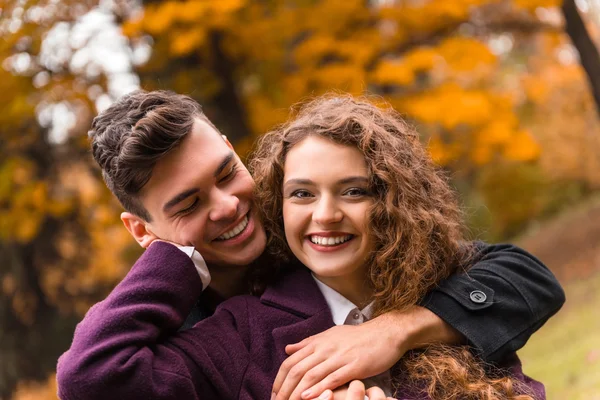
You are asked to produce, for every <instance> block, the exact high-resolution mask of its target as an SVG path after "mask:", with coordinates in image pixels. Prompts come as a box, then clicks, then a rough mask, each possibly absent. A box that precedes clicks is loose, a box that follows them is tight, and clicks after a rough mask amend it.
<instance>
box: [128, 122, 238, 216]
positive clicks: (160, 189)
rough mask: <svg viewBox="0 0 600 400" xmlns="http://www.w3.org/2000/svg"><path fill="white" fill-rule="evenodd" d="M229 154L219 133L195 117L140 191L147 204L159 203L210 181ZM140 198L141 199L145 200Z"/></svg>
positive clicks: (228, 149)
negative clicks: (188, 131) (186, 131)
mask: <svg viewBox="0 0 600 400" xmlns="http://www.w3.org/2000/svg"><path fill="white" fill-rule="evenodd" d="M230 154H232V150H231V149H230V148H229V147H228V146H227V143H226V142H225V140H224V139H223V138H222V137H221V134H220V133H219V132H217V131H216V130H215V129H214V128H213V127H212V126H211V125H210V124H209V123H207V122H206V121H204V120H202V119H200V118H197V119H196V121H195V122H194V125H193V127H192V130H191V132H190V133H189V134H188V135H186V137H185V138H184V139H183V140H182V141H181V143H180V144H179V145H178V146H177V147H176V148H174V149H173V150H172V151H171V152H169V153H168V154H167V155H165V156H164V157H163V158H161V159H160V160H158V162H157V163H156V165H155V166H154V168H153V169H152V175H151V177H150V180H149V181H148V183H147V184H146V185H145V186H144V188H143V189H142V191H141V193H140V194H141V195H142V199H144V200H146V201H148V202H149V203H152V206H150V204H148V206H150V207H151V208H155V207H156V206H160V207H162V204H161V203H162V202H164V200H165V198H170V196H172V195H173V194H176V193H178V192H180V191H183V190H188V189H191V188H194V187H197V188H199V189H201V186H205V185H206V184H207V183H208V182H212V179H211V178H213V175H214V173H215V171H216V170H217V169H218V168H219V167H220V166H221V164H222V163H223V160H224V159H225V158H227V157H228V156H229V155H230ZM146 201H144V202H146Z"/></svg>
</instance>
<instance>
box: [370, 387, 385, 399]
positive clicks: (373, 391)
mask: <svg viewBox="0 0 600 400" xmlns="http://www.w3.org/2000/svg"><path fill="white" fill-rule="evenodd" d="M366 394H367V396H368V397H369V400H386V397H385V393H384V392H383V390H381V388H379V387H377V386H373V387H371V388H369V389H367V393H366Z"/></svg>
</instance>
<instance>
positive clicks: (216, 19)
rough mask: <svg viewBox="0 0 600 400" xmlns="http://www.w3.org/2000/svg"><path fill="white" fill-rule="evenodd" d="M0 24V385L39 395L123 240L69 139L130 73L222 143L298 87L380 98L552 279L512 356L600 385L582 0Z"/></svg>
mask: <svg viewBox="0 0 600 400" xmlns="http://www.w3.org/2000/svg"><path fill="white" fill-rule="evenodd" d="M0 38H1V40H0V399H11V398H14V399H19V400H24V399H56V395H55V392H56V387H55V385H54V375H53V374H54V370H55V365H56V360H57V358H58V356H59V355H60V354H61V353H62V352H63V351H65V350H66V349H67V348H68V346H69V344H70V340H71V337H72V333H73V329H74V327H75V324H76V323H77V322H78V321H79V320H80V319H81V318H82V316H83V315H84V313H85V311H86V310H87V309H88V308H89V306H90V305H91V304H93V303H94V302H96V301H98V300H100V299H102V298H103V297H104V296H105V295H106V294H107V293H108V291H109V290H110V289H111V288H112V287H113V286H114V285H115V283H116V282H117V281H118V280H119V279H120V278H121V277H122V276H123V275H124V274H125V273H126V272H127V270H128V268H129V267H130V266H131V265H132V263H133V261H134V260H135V259H136V258H137V256H138V255H139V254H140V249H139V247H138V246H137V244H135V242H134V241H133V239H131V238H130V237H129V234H128V233H127V232H126V230H125V229H124V228H123V227H122V225H121V222H120V221H119V213H120V211H121V209H120V206H119V205H118V204H117V202H116V201H115V200H114V199H113V198H112V197H111V195H110V193H109V192H108V190H107V189H106V188H105V187H104V184H103V182H102V180H101V178H100V174H99V170H98V169H97V168H96V166H95V165H93V162H92V158H91V155H90V151H89V149H88V142H87V136H86V132H87V130H88V128H89V126H90V123H91V120H92V118H93V117H94V116H95V114H96V113H97V112H98V111H101V110H103V109H104V108H106V107H107V106H109V105H110V104H111V102H112V101H114V100H115V99H116V98H117V97H119V96H120V95H123V94H125V93H127V92H129V91H131V90H134V89H136V88H139V87H143V88H145V89H148V90H152V89H159V88H160V89H171V90H175V91H177V92H180V93H185V94H188V95H191V96H192V97H194V98H196V99H197V100H198V101H199V102H200V103H201V104H202V105H203V107H204V110H205V112H206V114H207V115H208V117H209V118H210V119H211V120H212V121H213V122H215V124H216V125H217V126H218V127H219V128H220V129H221V130H222V132H223V133H224V134H226V135H227V136H228V137H229V139H230V140H231V141H232V142H233V143H234V145H235V146H236V148H237V150H238V152H239V153H240V154H247V152H248V151H249V149H250V148H251V145H252V142H253V141H254V140H255V139H256V138H257V137H258V136H259V135H260V134H262V133H264V132H266V131H267V130H269V128H271V127H273V126H274V125H275V124H278V123H280V122H282V121H284V120H285V119H286V118H288V117H289V110H290V106H291V105H293V104H295V103H297V102H299V101H302V100H303V99H306V98H307V97H309V96H312V95H318V94H320V93H323V92H325V91H329V90H332V89H335V90H340V91H344V92H351V93H354V94H361V93H371V94H376V95H380V96H381V97H382V98H383V99H385V100H386V101H388V102H390V103H391V104H392V105H393V106H394V107H395V108H396V109H397V110H398V111H400V112H401V113H402V114H403V115H405V116H406V118H407V119H409V120H410V121H411V122H412V123H413V124H415V125H416V126H417V127H418V129H419V131H420V132H421V134H422V137H423V141H424V142H425V143H427V144H428V146H429V149H430V151H431V154H432V156H433V157H434V158H435V159H436V161H437V162H439V163H440V164H441V165H443V166H444V167H445V168H447V169H448V171H449V172H450V174H451V176H452V177H453V184H454V185H455V187H456V189H457V190H458V191H459V192H460V194H461V198H462V201H463V204H464V206H465V209H466V210H467V217H468V219H469V224H470V226H471V232H472V236H473V237H474V238H479V239H483V240H487V241H512V242H515V243H517V244H519V245H521V246H523V247H525V248H526V249H527V250H529V251H531V252H533V253H534V254H535V255H537V256H539V257H540V258H541V259H542V260H543V261H544V262H545V263H546V264H547V265H548V266H549V267H550V268H551V269H552V270H553V272H554V273H555V274H556V275H557V276H558V277H559V279H560V281H561V282H562V284H563V285H564V287H565V290H566V292H567V298H568V300H567V304H566V305H565V307H564V308H563V310H562V311H561V312H560V313H559V314H558V315H557V316H556V317H554V318H553V319H552V320H551V321H549V322H548V323H547V324H546V326H544V327H543V328H542V329H541V330H540V331H539V333H537V334H536V335H534V337H533V338H532V339H531V340H530V342H529V343H528V344H527V346H526V347H525V349H523V350H522V351H521V352H520V354H521V356H522V358H523V361H524V368H525V371H526V372H527V373H528V374H529V375H531V376H533V377H535V378H537V379H539V380H541V381H543V382H544V383H545V384H546V388H547V391H548V398H549V399H556V400H558V399H561V400H563V399H586V400H589V399H600V318H598V310H600V190H599V189H600V125H599V115H600V57H599V54H598V50H597V48H598V44H599V43H600V0H577V1H572V0H565V1H564V2H563V1H560V0H497V1H492V0H487V1H485V0H183V1H174V0H171V1H161V0H148V1H136V0H99V1H98V0H87V1H75V0H39V1H36V0H0ZM507 322H508V323H510V321H507Z"/></svg>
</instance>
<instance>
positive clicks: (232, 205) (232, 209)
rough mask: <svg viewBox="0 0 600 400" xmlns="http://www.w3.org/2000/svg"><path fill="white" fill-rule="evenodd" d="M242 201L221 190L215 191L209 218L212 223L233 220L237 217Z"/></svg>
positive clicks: (212, 196)
mask: <svg viewBox="0 0 600 400" xmlns="http://www.w3.org/2000/svg"><path fill="white" fill-rule="evenodd" d="M239 203H240V199H238V198H237V197H236V196H233V195H231V194H229V193H225V192H223V191H221V190H215V191H214V192H213V193H212V195H211V209H210V212H209V214H208V218H209V219H210V220H211V221H220V220H223V219H232V218H235V217H236V216H237V209H238V205H239Z"/></svg>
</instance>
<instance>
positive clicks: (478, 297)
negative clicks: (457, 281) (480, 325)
mask: <svg viewBox="0 0 600 400" xmlns="http://www.w3.org/2000/svg"><path fill="white" fill-rule="evenodd" d="M469 297H470V298H471V301H472V302H473V303H478V304H480V303H485V301H486V300H487V296H486V295H485V293H483V292H482V291H481V290H473V291H472V292H471V293H470V294H469Z"/></svg>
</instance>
